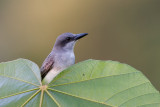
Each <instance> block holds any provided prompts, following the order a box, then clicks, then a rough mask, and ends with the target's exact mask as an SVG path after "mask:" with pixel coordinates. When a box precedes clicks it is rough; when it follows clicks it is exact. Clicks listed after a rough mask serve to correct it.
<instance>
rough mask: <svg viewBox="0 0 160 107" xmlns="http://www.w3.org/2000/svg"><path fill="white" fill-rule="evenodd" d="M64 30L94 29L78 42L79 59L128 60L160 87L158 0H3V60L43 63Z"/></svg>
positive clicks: (0, 15) (0, 25)
mask: <svg viewBox="0 0 160 107" xmlns="http://www.w3.org/2000/svg"><path fill="white" fill-rule="evenodd" d="M65 32H72V33H89V35H88V36H87V37H85V38H83V39H81V40H80V41H79V42H78V43H77V44H76V46H75V54H76V63H77V62H80V61H83V60H87V59H99V60H114V61H119V62H122V63H127V64H129V65H131V66H133V67H134V68H136V69H138V70H140V71H142V72H143V73H144V74H145V75H146V76H147V77H148V78H149V80H150V81H151V82H152V84H153V85H154V86H155V87H156V88H157V89H158V90H160V1H159V0H45V1H44V0H39V1H38V0H0V62H4V61H10V60H14V59H17V58H26V59H29V60H32V61H34V62H35V63H37V64H38V65H39V66H41V64H42V62H43V61H44V59H45V57H46V56H47V55H48V54H49V53H50V51H51V49H52V47H53V45H54V42H55V40H56V37H57V36H58V35H60V34H62V33H65Z"/></svg>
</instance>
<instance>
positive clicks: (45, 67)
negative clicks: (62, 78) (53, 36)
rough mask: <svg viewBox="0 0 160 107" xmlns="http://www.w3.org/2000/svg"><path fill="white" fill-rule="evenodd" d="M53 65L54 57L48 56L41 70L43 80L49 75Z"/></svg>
mask: <svg viewBox="0 0 160 107" xmlns="http://www.w3.org/2000/svg"><path fill="white" fill-rule="evenodd" d="M53 64H54V58H53V55H52V56H51V55H48V56H47V58H46V59H45V61H44V62H43V64H42V67H41V69H40V71H41V77H42V80H43V78H44V77H45V76H46V75H47V73H48V72H49V71H50V70H51V69H52V67H53Z"/></svg>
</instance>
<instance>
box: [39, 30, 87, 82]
mask: <svg viewBox="0 0 160 107" xmlns="http://www.w3.org/2000/svg"><path fill="white" fill-rule="evenodd" d="M86 35H88V33H80V34H72V33H63V34H61V35H60V36H58V38H57V39H56V42H55V44H54V46H53V49H52V51H51V53H50V54H49V55H48V56H47V58H46V59H45V60H44V62H43V64H42V66H41V69H40V71H41V77H42V80H43V82H44V83H45V84H49V83H50V82H51V81H52V80H53V78H54V77H55V76H56V75H58V74H59V73H60V72H61V71H63V70H64V69H66V68H68V67H69V66H71V65H73V64H74V63H75V55H74V45H75V43H76V41H77V40H78V39H80V38H82V37H84V36H86Z"/></svg>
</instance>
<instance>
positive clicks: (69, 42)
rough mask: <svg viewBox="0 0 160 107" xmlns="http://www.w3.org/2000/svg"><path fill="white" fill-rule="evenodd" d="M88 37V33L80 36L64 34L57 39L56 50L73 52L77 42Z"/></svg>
mask: <svg viewBox="0 0 160 107" xmlns="http://www.w3.org/2000/svg"><path fill="white" fill-rule="evenodd" d="M86 35H88V33H80V34H72V33H63V34H61V35H60V36H58V38H57V39H56V43H55V45H54V48H57V49H64V50H73V48H74V45H75V43H76V41H77V40H79V39H80V38H82V37H84V36H86Z"/></svg>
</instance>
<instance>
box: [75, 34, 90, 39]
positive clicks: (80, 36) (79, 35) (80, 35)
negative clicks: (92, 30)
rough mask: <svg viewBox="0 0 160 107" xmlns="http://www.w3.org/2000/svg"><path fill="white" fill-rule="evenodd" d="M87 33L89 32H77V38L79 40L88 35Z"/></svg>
mask: <svg viewBox="0 0 160 107" xmlns="http://www.w3.org/2000/svg"><path fill="white" fill-rule="evenodd" d="M86 35H88V33H80V34H76V36H75V40H78V39H80V38H82V37H84V36H86Z"/></svg>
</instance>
